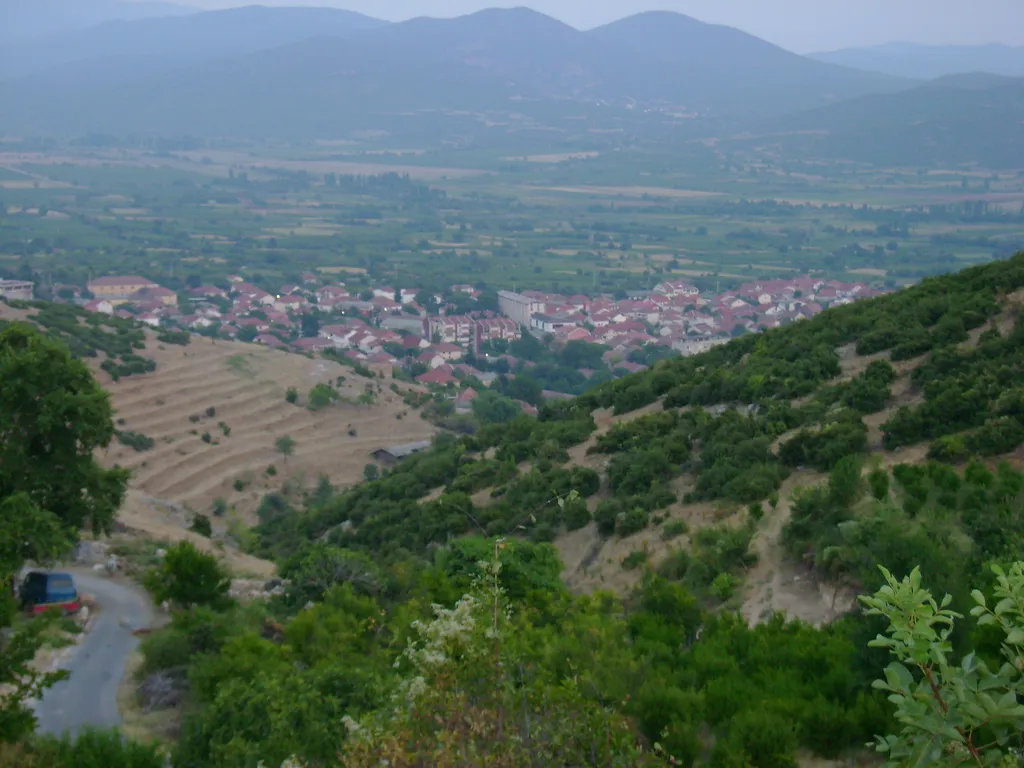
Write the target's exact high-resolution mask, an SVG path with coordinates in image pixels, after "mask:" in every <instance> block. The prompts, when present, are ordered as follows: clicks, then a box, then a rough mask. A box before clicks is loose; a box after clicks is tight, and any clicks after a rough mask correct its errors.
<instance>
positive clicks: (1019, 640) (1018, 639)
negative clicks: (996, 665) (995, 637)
mask: <svg viewBox="0 0 1024 768" xmlns="http://www.w3.org/2000/svg"><path fill="white" fill-rule="evenodd" d="M1006 642H1007V643H1008V644H1009V645H1024V629H1022V628H1020V627H1015V628H1014V629H1012V630H1010V633H1009V634H1008V635H1007V636H1006Z"/></svg>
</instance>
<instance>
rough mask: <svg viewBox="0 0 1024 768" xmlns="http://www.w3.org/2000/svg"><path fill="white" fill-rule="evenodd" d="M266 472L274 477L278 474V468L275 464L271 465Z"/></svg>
mask: <svg viewBox="0 0 1024 768" xmlns="http://www.w3.org/2000/svg"><path fill="white" fill-rule="evenodd" d="M266 472H267V474H268V475H270V476H271V477H273V476H274V475H276V474H277V467H275V466H274V465H273V464H271V465H270V466H269V467H267V470H266Z"/></svg>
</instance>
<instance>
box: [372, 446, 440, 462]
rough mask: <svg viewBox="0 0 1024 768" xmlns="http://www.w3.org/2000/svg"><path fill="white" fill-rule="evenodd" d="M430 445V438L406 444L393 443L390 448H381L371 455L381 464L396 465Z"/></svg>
mask: <svg viewBox="0 0 1024 768" xmlns="http://www.w3.org/2000/svg"><path fill="white" fill-rule="evenodd" d="M429 447H430V441H429V440H421V441H419V442H417V443H405V444H404V445H392V446H391V447H390V448H379V449H377V450H376V451H374V452H373V453H372V454H371V455H372V456H373V458H374V459H376V460H377V461H379V462H380V463H381V464H386V465H387V466H394V465H395V464H397V463H398V462H400V461H401V460H402V459H406V458H408V457H409V456H412V455H413V454H414V453H420V452H421V451H425V450H427V448H429Z"/></svg>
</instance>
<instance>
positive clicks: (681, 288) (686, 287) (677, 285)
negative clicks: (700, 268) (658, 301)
mask: <svg viewBox="0 0 1024 768" xmlns="http://www.w3.org/2000/svg"><path fill="white" fill-rule="evenodd" d="M654 291H655V292H656V293H662V294H664V295H666V296H672V297H674V296H696V295H698V294H699V293H700V289H699V288H697V286H695V285H690V284H689V283H684V282H682V281H679V280H665V281H663V282H660V283H658V284H657V285H656V286H654Z"/></svg>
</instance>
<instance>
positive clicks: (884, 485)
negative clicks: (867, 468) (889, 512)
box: [868, 467, 889, 501]
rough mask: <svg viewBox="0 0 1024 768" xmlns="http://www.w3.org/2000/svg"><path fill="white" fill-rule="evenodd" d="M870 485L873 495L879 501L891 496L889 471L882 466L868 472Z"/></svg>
mask: <svg viewBox="0 0 1024 768" xmlns="http://www.w3.org/2000/svg"><path fill="white" fill-rule="evenodd" d="M868 485H869V486H870V487H871V495H872V496H874V497H875V498H876V499H878V501H885V500H886V499H887V498H889V473H888V472H886V471H885V470H884V469H882V468H881V467H878V468H877V469H873V470H871V472H869V473H868Z"/></svg>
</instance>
